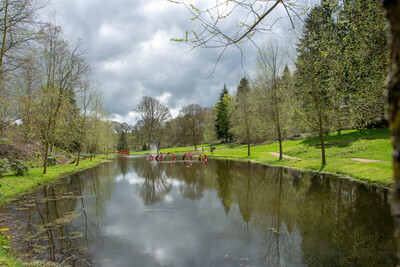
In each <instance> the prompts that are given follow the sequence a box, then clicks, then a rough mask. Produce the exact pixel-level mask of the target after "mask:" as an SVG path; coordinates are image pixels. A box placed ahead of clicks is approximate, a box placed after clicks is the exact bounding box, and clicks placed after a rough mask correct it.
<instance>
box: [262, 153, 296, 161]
mask: <svg viewBox="0 0 400 267" xmlns="http://www.w3.org/2000/svg"><path fill="white" fill-rule="evenodd" d="M269 154H271V155H274V156H277V157H279V153H276V152H269ZM282 157H283V158H285V159H294V160H303V159H300V158H295V157H291V156H287V155H282Z"/></svg>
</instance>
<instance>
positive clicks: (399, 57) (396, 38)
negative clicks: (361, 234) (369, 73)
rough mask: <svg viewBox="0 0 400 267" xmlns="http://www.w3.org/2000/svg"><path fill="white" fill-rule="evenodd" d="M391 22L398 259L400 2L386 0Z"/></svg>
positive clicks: (390, 87)
mask: <svg viewBox="0 0 400 267" xmlns="http://www.w3.org/2000/svg"><path fill="white" fill-rule="evenodd" d="M383 5H384V8H385V9H386V16H387V18H388V20H389V51H390V63H389V68H388V74H387V86H388V96H389V98H388V102H389V121H390V130H391V134H392V145H393V177H394V182H395V185H394V187H393V192H392V212H393V216H394V220H395V237H396V240H397V258H400V250H399V247H400V246H399V245H400V16H399V14H400V0H384V2H383Z"/></svg>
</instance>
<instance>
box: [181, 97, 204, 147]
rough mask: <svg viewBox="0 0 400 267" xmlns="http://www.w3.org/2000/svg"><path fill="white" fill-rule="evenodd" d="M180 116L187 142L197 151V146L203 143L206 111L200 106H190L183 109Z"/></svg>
mask: <svg viewBox="0 0 400 267" xmlns="http://www.w3.org/2000/svg"><path fill="white" fill-rule="evenodd" d="M180 116H182V122H183V132H184V134H185V137H186V140H187V141H188V142H189V143H190V144H193V146H194V150H197V144H200V142H202V141H203V131H204V121H205V111H204V109H203V108H202V107H201V106H200V105H198V104H190V105H188V106H183V107H182V109H181V111H180Z"/></svg>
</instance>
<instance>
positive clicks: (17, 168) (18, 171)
mask: <svg viewBox="0 0 400 267" xmlns="http://www.w3.org/2000/svg"><path fill="white" fill-rule="evenodd" d="M11 170H13V171H14V172H15V175H22V176H24V175H25V174H26V173H29V167H28V165H26V164H25V163H24V162H23V161H22V160H19V159H16V160H14V162H13V163H11Z"/></svg>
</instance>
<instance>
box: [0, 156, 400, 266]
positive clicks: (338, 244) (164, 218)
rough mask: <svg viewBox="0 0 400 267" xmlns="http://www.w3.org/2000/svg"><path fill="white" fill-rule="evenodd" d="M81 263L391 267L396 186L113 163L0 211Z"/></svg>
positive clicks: (46, 246)
mask: <svg viewBox="0 0 400 267" xmlns="http://www.w3.org/2000/svg"><path fill="white" fill-rule="evenodd" d="M0 216H1V217H2V218H7V219H6V221H5V222H3V224H2V225H0V226H1V227H8V228H10V233H11V239H12V240H13V242H14V243H15V246H17V250H19V252H21V253H23V254H24V255H25V258H29V259H32V258H35V257H36V258H37V259H44V260H52V261H57V262H60V263H62V264H69V265H72V266H393V265H394V263H395V262H396V258H395V249H394V240H393V238H392V233H393V223H392V218H391V215H390V205H389V203H388V192H387V190H383V189H377V188H374V187H367V186H366V185H362V184H358V183H355V182H350V181H347V180H342V179H337V178H334V177H328V176H325V175H320V174H312V173H301V172H298V171H294V170H290V169H283V168H278V167H269V166H265V165H261V164H251V163H247V162H235V161H226V160H209V161H208V164H207V166H204V164H202V163H198V162H194V163H193V164H192V165H185V164H184V163H182V162H177V163H175V164H167V163H164V164H159V163H156V162H149V161H147V160H146V158H144V157H124V158H119V159H114V160H112V161H111V162H107V163H104V164H101V165H99V166H97V167H96V168H93V169H90V170H86V171H84V172H82V173H79V174H75V175H71V176H69V177H67V178H65V179H62V180H59V182H57V183H55V184H52V185H48V186H44V187H42V188H41V189H39V190H37V191H36V192H35V193H33V194H31V195H27V196H25V197H23V198H22V199H19V200H17V201H15V202H13V203H11V204H10V205H9V206H8V207H5V208H3V209H2V210H0Z"/></svg>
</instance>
